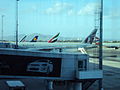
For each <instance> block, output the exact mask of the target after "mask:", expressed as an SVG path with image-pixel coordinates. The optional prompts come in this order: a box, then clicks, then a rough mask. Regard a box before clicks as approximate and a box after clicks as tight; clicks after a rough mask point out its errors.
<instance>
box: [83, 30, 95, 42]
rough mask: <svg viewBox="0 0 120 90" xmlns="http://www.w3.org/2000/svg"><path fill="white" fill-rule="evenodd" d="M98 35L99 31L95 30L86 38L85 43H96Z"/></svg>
mask: <svg viewBox="0 0 120 90" xmlns="http://www.w3.org/2000/svg"><path fill="white" fill-rule="evenodd" d="M96 33H97V29H94V30H93V31H92V32H91V33H90V35H89V36H87V37H86V38H85V40H84V41H83V43H89V44H92V43H93V41H94V39H95V36H96Z"/></svg>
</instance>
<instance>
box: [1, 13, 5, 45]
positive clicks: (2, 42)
mask: <svg viewBox="0 0 120 90" xmlns="http://www.w3.org/2000/svg"><path fill="white" fill-rule="evenodd" d="M1 17H2V31H1V40H2V43H3V18H4V15H2V16H1Z"/></svg>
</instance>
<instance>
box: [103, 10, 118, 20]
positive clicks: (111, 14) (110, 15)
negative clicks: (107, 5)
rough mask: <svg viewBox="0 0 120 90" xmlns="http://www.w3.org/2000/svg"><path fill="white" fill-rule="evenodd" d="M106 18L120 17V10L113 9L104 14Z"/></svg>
mask: <svg viewBox="0 0 120 90" xmlns="http://www.w3.org/2000/svg"><path fill="white" fill-rule="evenodd" d="M104 18H107V19H118V18H120V12H119V10H113V11H111V12H110V11H109V12H108V13H107V14H105V15H104Z"/></svg>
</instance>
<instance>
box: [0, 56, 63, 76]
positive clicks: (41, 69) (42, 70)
mask: <svg viewBox="0 0 120 90" xmlns="http://www.w3.org/2000/svg"><path fill="white" fill-rule="evenodd" d="M60 73H61V58H49V57H34V56H20V55H0V75H8V76H36V77H60Z"/></svg>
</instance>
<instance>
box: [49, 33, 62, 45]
mask: <svg viewBox="0 0 120 90" xmlns="http://www.w3.org/2000/svg"><path fill="white" fill-rule="evenodd" d="M59 34H60V33H58V34H57V35H55V36H54V37H53V38H51V39H50V40H49V41H48V43H54V42H56V41H57V40H58V36H59Z"/></svg>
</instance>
